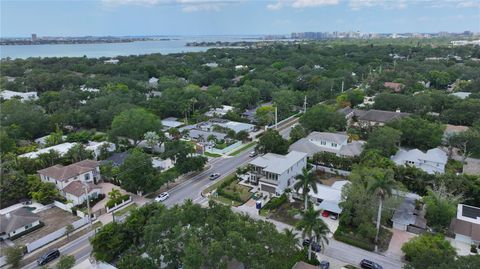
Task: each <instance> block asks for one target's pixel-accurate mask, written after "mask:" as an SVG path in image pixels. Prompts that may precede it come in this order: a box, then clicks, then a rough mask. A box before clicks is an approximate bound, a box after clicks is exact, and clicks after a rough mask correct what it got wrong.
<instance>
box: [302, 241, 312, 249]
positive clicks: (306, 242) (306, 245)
mask: <svg viewBox="0 0 480 269" xmlns="http://www.w3.org/2000/svg"><path fill="white" fill-rule="evenodd" d="M302 246H304V247H308V246H310V239H303V242H302Z"/></svg>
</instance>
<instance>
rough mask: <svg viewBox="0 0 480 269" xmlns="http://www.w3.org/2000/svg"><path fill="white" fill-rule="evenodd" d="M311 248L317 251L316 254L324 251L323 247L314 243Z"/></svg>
mask: <svg viewBox="0 0 480 269" xmlns="http://www.w3.org/2000/svg"><path fill="white" fill-rule="evenodd" d="M310 248H311V249H312V250H313V251H315V252H320V251H322V246H320V244H318V243H317V242H313V243H312V244H311V245H310Z"/></svg>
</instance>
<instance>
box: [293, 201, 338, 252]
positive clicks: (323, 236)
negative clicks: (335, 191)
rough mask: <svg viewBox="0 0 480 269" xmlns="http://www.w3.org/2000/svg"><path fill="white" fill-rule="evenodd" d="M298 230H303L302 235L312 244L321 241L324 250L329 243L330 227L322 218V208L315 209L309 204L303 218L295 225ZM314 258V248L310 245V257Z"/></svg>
mask: <svg viewBox="0 0 480 269" xmlns="http://www.w3.org/2000/svg"><path fill="white" fill-rule="evenodd" d="M295 228H296V229H297V230H300V231H302V237H303V238H308V239H309V240H310V244H313V243H314V242H318V243H320V245H321V246H322V250H323V249H325V243H326V244H328V238H327V235H328V234H329V233H330V229H329V228H328V226H327V224H326V223H325V222H324V221H323V220H322V219H321V218H320V210H315V209H313V206H311V205H310V206H309V207H308V209H307V210H306V211H305V212H304V213H302V219H301V220H300V221H298V222H297V224H296V225H295ZM311 258H312V248H311V247H310V246H309V247H308V259H309V260H310V259H311Z"/></svg>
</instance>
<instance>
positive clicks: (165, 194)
mask: <svg viewBox="0 0 480 269" xmlns="http://www.w3.org/2000/svg"><path fill="white" fill-rule="evenodd" d="M168 197H170V194H169V193H168V192H162V193H160V194H159V195H158V196H157V197H155V202H163V201H165V200H167V199H168Z"/></svg>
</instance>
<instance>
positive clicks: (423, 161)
mask: <svg viewBox="0 0 480 269" xmlns="http://www.w3.org/2000/svg"><path fill="white" fill-rule="evenodd" d="M391 159H392V161H394V162H395V163H396V164H397V165H410V166H415V167H417V168H419V169H422V170H423V171H425V172H427V173H429V174H434V173H440V174H443V173H445V165H446V164H447V161H448V156H447V154H446V153H445V152H444V151H442V150H441V149H439V148H434V149H429V150H428V151H427V152H425V153H424V152H423V151H421V150H419V149H411V150H405V149H399V150H398V151H397V153H396V154H395V155H394V156H392V157H391Z"/></svg>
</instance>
